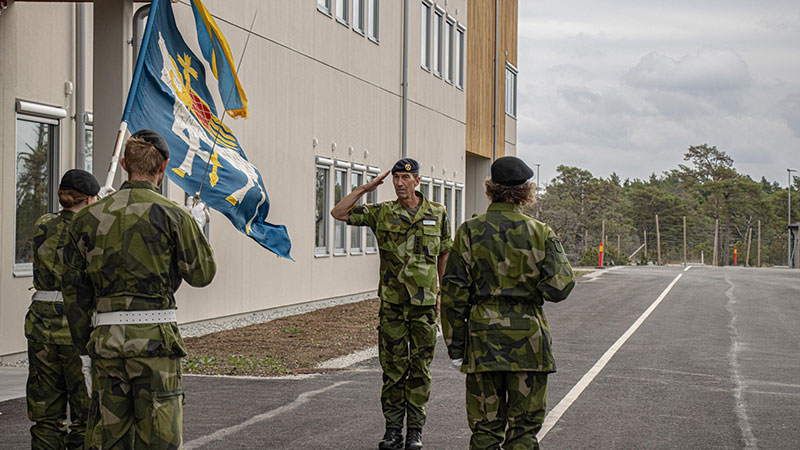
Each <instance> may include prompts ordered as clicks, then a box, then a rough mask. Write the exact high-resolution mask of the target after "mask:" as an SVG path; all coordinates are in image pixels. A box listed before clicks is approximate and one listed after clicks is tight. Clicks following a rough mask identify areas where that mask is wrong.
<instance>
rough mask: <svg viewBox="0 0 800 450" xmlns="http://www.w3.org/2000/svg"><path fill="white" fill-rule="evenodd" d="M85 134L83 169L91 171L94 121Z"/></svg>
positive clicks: (87, 126)
mask: <svg viewBox="0 0 800 450" xmlns="http://www.w3.org/2000/svg"><path fill="white" fill-rule="evenodd" d="M83 136H84V137H83V170H85V171H87V172H91V171H92V164H93V163H92V155H93V154H94V123H90V122H87V123H86V129H85V131H84V134H83ZM165 181H166V180H165Z"/></svg>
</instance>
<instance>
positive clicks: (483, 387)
mask: <svg viewBox="0 0 800 450" xmlns="http://www.w3.org/2000/svg"><path fill="white" fill-rule="evenodd" d="M546 401H547V374H546V373H543V372H479V373H468V374H467V420H468V421H469V428H470V430H472V438H471V439H470V442H469V448H470V449H472V450H478V449H481V450H484V449H486V450H490V449H491V450H494V449H499V448H500V446H501V444H502V447H503V448H504V449H506V450H530V449H538V448H539V442H538V441H537V440H536V433H538V432H539V430H540V429H541V428H542V423H543V422H544V410H545V403H546Z"/></svg>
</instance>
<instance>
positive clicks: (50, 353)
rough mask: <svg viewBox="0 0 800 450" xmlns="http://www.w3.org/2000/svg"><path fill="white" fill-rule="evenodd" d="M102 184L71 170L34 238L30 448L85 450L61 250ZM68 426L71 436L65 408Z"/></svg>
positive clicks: (85, 402)
mask: <svg viewBox="0 0 800 450" xmlns="http://www.w3.org/2000/svg"><path fill="white" fill-rule="evenodd" d="M99 190H100V184H98V182H97V180H96V179H95V178H94V176H92V174H90V173H89V172H86V171H84V170H78V169H72V170H69V171H67V173H65V174H64V176H63V177H62V178H61V182H60V183H59V185H58V202H59V203H60V204H61V206H62V207H63V208H64V209H62V210H61V211H60V212H59V213H58V214H45V215H43V216H42V217H40V218H39V219H38V220H37V221H36V224H35V225H34V227H35V229H36V230H35V234H34V236H33V287H34V288H36V292H34V294H33V301H32V302H31V306H30V308H28V314H27V315H26V316H25V337H26V338H28V383H27V387H26V393H27V400H28V417H29V418H30V419H31V420H32V421H34V422H36V423H35V424H34V425H33V426H32V427H31V448H32V449H34V450H40V449H55V450H58V449H62V448H67V449H81V448H83V439H84V434H85V431H86V414H87V412H88V410H89V394H87V391H86V384H85V379H84V376H83V374H82V373H81V360H80V358H79V355H80V353H79V352H78V351H77V349H76V348H75V347H74V346H73V345H72V338H71V337H70V333H69V325H68V324H67V316H66V315H65V314H64V302H63V297H62V294H61V287H62V274H63V273H64V261H63V248H64V243H65V241H66V238H67V231H68V229H69V224H70V222H71V221H72V218H73V216H74V215H75V213H77V212H78V211H80V210H81V209H83V208H84V207H85V206H87V205H89V204H90V203H93V202H94V201H95V200H97V192H98V191H99ZM68 403H69V409H70V421H71V424H70V427H69V433H68V432H67V422H66V420H67V404H68Z"/></svg>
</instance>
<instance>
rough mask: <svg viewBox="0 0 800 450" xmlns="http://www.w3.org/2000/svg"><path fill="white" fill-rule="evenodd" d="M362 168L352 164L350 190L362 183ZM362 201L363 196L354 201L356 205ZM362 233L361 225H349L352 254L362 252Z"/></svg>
mask: <svg viewBox="0 0 800 450" xmlns="http://www.w3.org/2000/svg"><path fill="white" fill-rule="evenodd" d="M364 169H366V167H364V166H359V165H358V164H353V170H352V171H351V172H350V192H353V191H354V190H356V189H357V188H358V187H359V186H361V185H362V184H364ZM363 203H364V197H361V198H360V199H358V201H357V202H356V205H361V204H363ZM363 235H364V228H363V227H352V226H351V227H350V253H351V254H353V255H360V254H361V253H363V250H364V249H363V248H362V239H361V236H363Z"/></svg>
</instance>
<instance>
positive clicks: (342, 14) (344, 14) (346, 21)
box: [336, 0, 350, 26]
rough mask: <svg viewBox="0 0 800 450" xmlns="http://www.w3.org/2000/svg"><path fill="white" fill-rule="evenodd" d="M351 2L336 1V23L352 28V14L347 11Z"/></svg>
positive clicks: (344, 0) (345, 0)
mask: <svg viewBox="0 0 800 450" xmlns="http://www.w3.org/2000/svg"><path fill="white" fill-rule="evenodd" d="M348 2H349V0H336V21H337V22H339V23H341V24H342V25H347V26H350V14H349V11H348V10H347V9H348V8H347V6H348Z"/></svg>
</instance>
